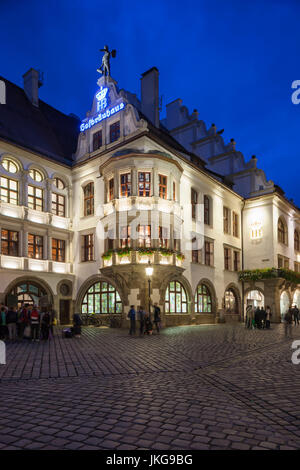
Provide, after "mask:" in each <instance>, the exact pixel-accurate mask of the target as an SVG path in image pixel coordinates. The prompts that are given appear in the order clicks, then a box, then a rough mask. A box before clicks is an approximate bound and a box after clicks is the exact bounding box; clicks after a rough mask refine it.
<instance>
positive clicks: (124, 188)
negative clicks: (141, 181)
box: [120, 173, 131, 197]
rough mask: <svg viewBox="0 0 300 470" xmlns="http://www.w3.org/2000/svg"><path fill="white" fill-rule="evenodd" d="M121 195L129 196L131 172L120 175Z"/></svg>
mask: <svg viewBox="0 0 300 470" xmlns="http://www.w3.org/2000/svg"><path fill="white" fill-rule="evenodd" d="M120 181H121V197H129V196H131V173H124V174H123V175H120Z"/></svg>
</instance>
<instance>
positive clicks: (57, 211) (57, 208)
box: [51, 191, 66, 217]
mask: <svg viewBox="0 0 300 470" xmlns="http://www.w3.org/2000/svg"><path fill="white" fill-rule="evenodd" d="M53 196H54V197H55V198H56V201H53ZM59 198H63V203H60V202H58V199H59ZM53 206H54V207H53ZM61 207H62V208H63V211H62V214H61V213H60V208H61ZM53 209H54V210H53ZM51 212H52V214H54V215H57V216H58V217H66V197H65V195H64V194H59V193H55V192H54V191H53V192H52V196H51Z"/></svg>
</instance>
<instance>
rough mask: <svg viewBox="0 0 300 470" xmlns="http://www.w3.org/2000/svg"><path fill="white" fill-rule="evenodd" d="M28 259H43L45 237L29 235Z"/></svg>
mask: <svg viewBox="0 0 300 470" xmlns="http://www.w3.org/2000/svg"><path fill="white" fill-rule="evenodd" d="M28 257H29V258H35V259H43V237H41V236H40V235H33V234H31V233H29V234H28Z"/></svg>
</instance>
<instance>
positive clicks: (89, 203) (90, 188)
mask: <svg viewBox="0 0 300 470" xmlns="http://www.w3.org/2000/svg"><path fill="white" fill-rule="evenodd" d="M83 197H84V203H83V204H84V215H85V216H86V215H93V214H94V183H88V184H87V185H86V186H85V187H84V188H83Z"/></svg>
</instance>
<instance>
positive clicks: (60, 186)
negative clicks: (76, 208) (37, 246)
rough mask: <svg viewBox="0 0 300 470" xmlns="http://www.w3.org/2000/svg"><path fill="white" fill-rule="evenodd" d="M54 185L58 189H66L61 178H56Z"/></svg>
mask: <svg viewBox="0 0 300 470" xmlns="http://www.w3.org/2000/svg"><path fill="white" fill-rule="evenodd" d="M54 185H55V186H56V187H57V189H65V187H66V185H65V183H64V182H63V180H61V179H60V178H54Z"/></svg>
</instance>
